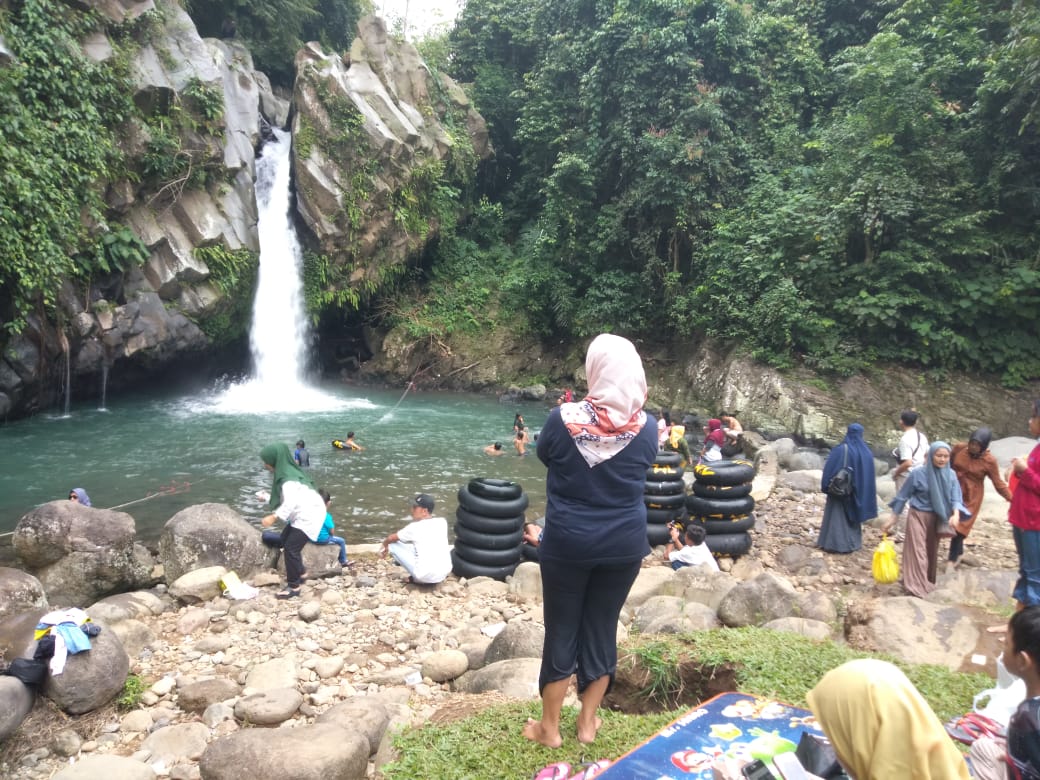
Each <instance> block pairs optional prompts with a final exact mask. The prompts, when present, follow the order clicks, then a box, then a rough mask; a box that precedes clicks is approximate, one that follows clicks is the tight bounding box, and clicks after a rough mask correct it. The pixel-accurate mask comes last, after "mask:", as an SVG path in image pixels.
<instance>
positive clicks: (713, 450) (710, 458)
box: [700, 417, 726, 463]
mask: <svg viewBox="0 0 1040 780" xmlns="http://www.w3.org/2000/svg"><path fill="white" fill-rule="evenodd" d="M704 434H705V435H704V447H703V448H702V449H701V458H700V462H701V463H713V462H714V461H717V460H722V447H723V445H724V444H725V443H726V434H725V433H724V432H723V430H722V420H719V419H717V418H715V417H712V418H711V419H710V420H708V426H707V427H706V428H705V429H704Z"/></svg>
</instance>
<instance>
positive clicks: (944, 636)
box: [845, 596, 979, 670]
mask: <svg viewBox="0 0 1040 780" xmlns="http://www.w3.org/2000/svg"><path fill="white" fill-rule="evenodd" d="M845 636H846V638H847V639H848V641H849V643H850V644H852V645H853V646H854V647H866V648H871V649H874V650H876V651H878V652H882V653H890V654H891V655H894V656H895V657H897V658H900V659H902V660H904V661H908V662H910V663H917V664H942V665H944V666H947V667H949V668H950V669H952V670H957V669H959V668H960V667H961V665H962V664H963V663H964V662H965V661H966V660H967V657H968V656H970V655H971V654H972V652H974V650H975V646H976V644H977V643H978V639H979V631H978V629H977V628H976V627H975V622H974V620H972V618H971V616H969V615H966V614H964V613H963V612H962V611H961V610H960V609H959V608H958V607H956V606H946V605H943V604H933V603H931V602H928V601H924V600H922V599H919V598H915V597H913V596H899V597H896V598H888V599H872V600H867V601H862V602H853V603H851V604H849V606H848V611H847V612H846V615H845Z"/></svg>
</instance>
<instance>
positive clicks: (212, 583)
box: [170, 566, 228, 604]
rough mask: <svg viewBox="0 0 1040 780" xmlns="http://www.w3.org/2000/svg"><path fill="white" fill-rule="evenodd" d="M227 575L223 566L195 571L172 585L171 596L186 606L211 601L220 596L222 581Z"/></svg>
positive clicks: (179, 578)
mask: <svg viewBox="0 0 1040 780" xmlns="http://www.w3.org/2000/svg"><path fill="white" fill-rule="evenodd" d="M227 573H228V570H227V569H225V568H224V567H223V566H205V567H203V568H199V569H193V570H192V571H189V572H187V573H185V574H182V575H181V576H180V577H178V578H177V579H176V580H174V581H173V582H171V583H170V595H171V596H173V597H174V598H175V599H177V600H178V601H180V602H183V603H184V604H200V603H202V602H205V601H211V600H213V599H215V598H217V596H219V595H220V593H221V586H220V579H221V577H223V576H224V575H225V574H227Z"/></svg>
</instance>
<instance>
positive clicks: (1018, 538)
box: [1008, 444, 1040, 607]
mask: <svg viewBox="0 0 1040 780" xmlns="http://www.w3.org/2000/svg"><path fill="white" fill-rule="evenodd" d="M1008 522H1009V523H1011V525H1012V526H1013V528H1012V533H1013V534H1014V537H1015V549H1017V550H1018V582H1016V583H1015V589H1014V591H1013V592H1012V595H1013V596H1014V597H1015V599H1016V600H1018V601H1020V602H1021V603H1022V604H1024V605H1025V606H1027V607H1030V606H1035V605H1037V604H1040V444H1037V446H1035V447H1034V448H1033V451H1032V452H1030V453H1029V457H1028V458H1027V459H1026V469H1025V471H1023V472H1022V473H1021V474H1019V475H1018V485H1017V486H1016V487H1015V492H1014V495H1013V496H1012V499H1011V508H1010V509H1009V510H1008Z"/></svg>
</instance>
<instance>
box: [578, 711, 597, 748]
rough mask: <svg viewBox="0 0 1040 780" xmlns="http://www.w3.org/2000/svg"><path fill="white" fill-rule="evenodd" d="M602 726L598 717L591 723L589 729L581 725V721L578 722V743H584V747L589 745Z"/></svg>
mask: <svg viewBox="0 0 1040 780" xmlns="http://www.w3.org/2000/svg"><path fill="white" fill-rule="evenodd" d="M602 725H603V719H602V718H600V717H597V718H596V719H595V720H594V721H593V723H592V727H591V728H589V727H588V726H584V725H582V723H581V721H580V720H579V721H578V742H584V743H585V744H586V745H588V744H590V743H591V742H592V741H593V740H594V739H596V734H597V733H598V732H599V729H600V726H602Z"/></svg>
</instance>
